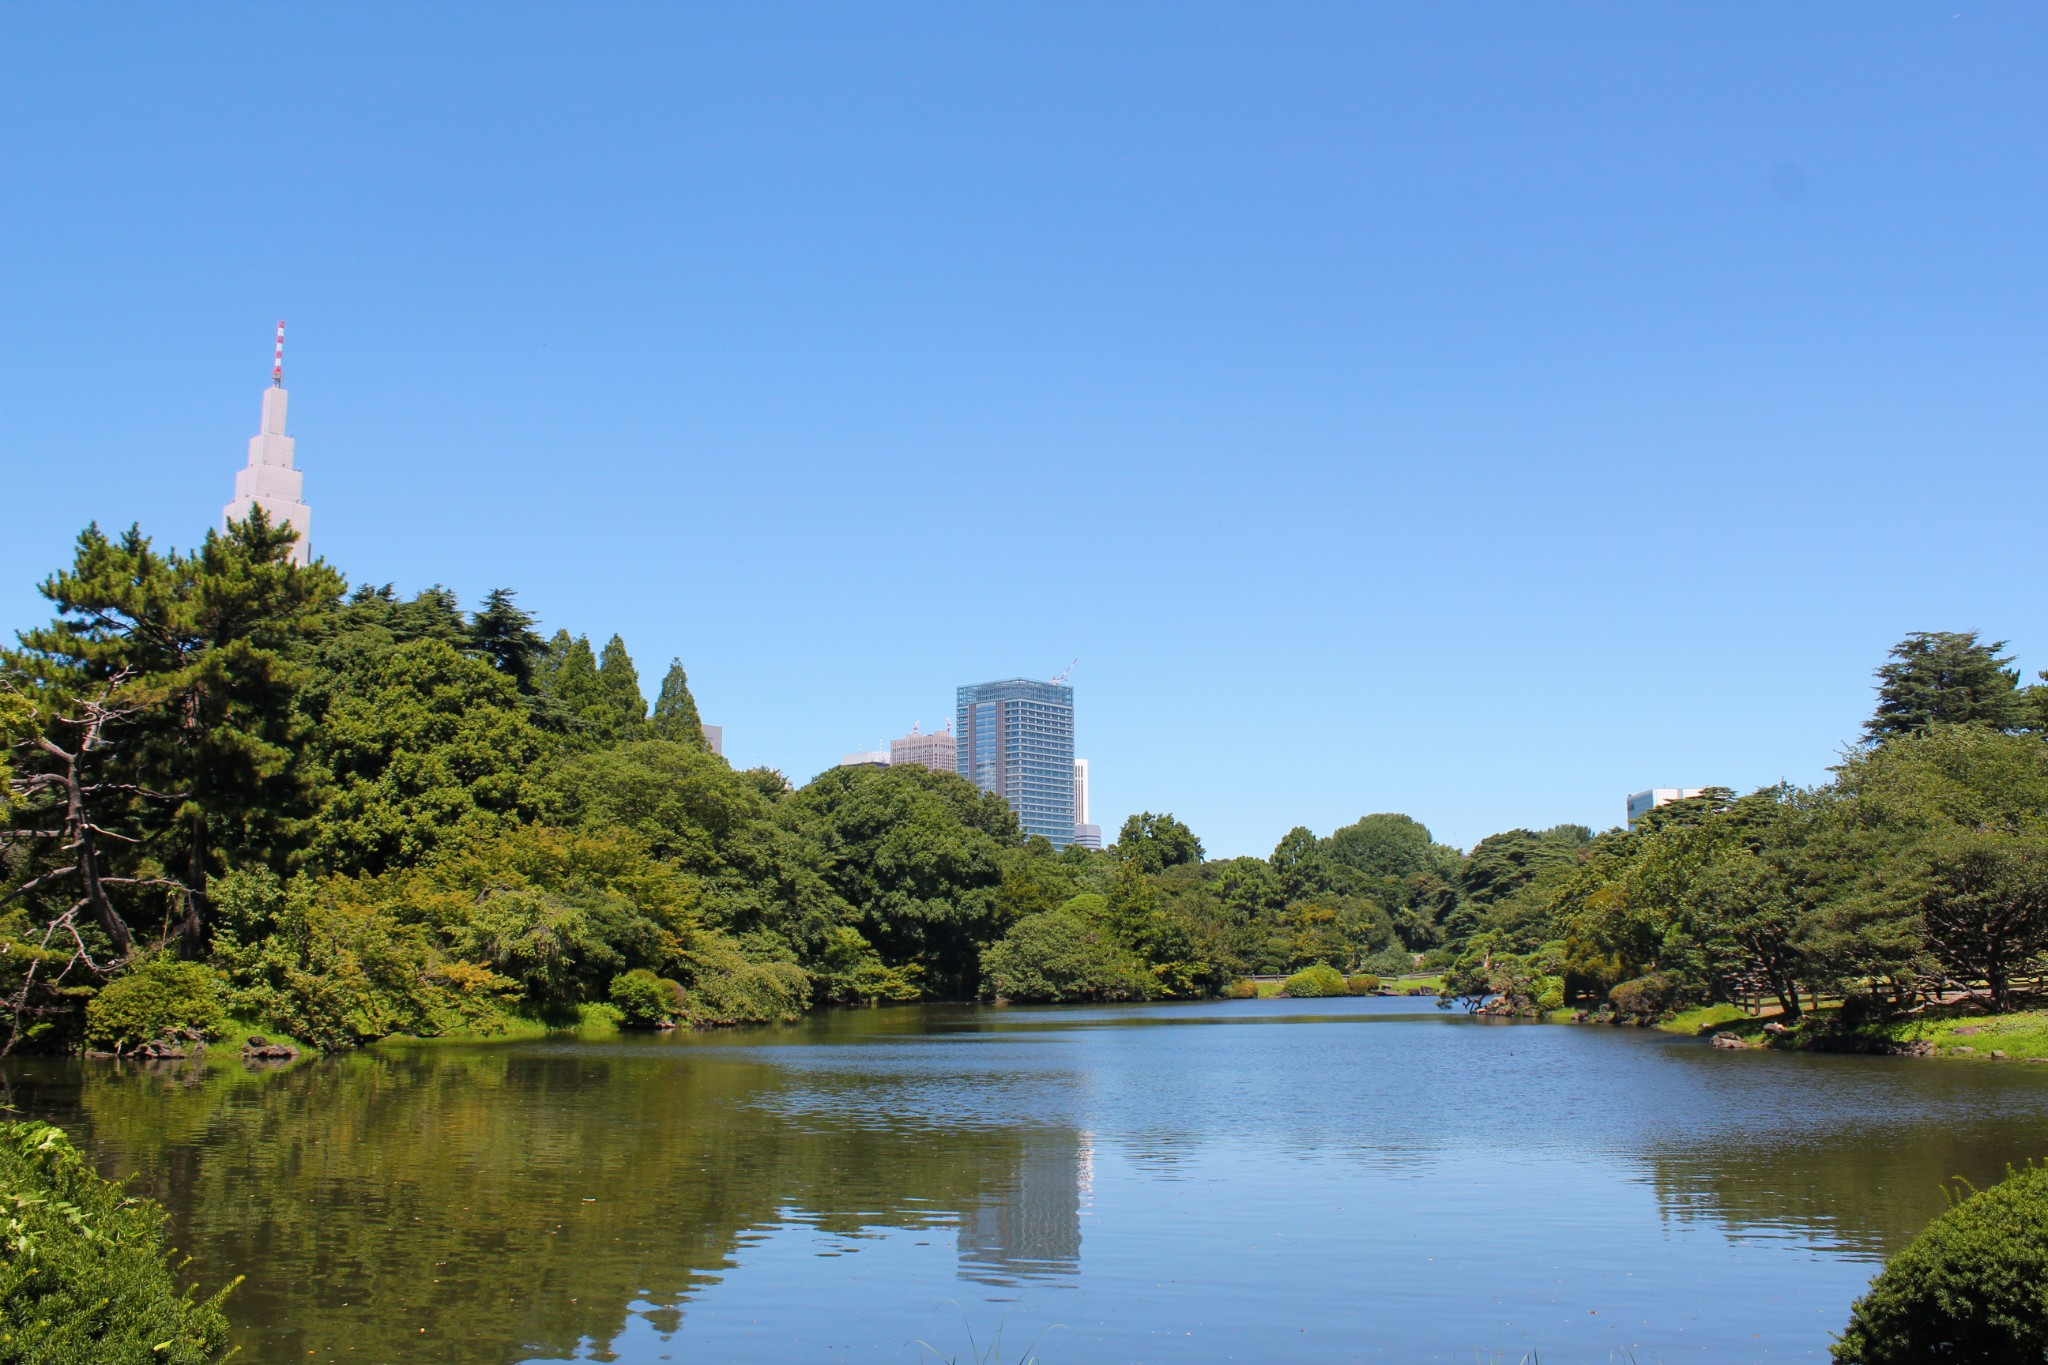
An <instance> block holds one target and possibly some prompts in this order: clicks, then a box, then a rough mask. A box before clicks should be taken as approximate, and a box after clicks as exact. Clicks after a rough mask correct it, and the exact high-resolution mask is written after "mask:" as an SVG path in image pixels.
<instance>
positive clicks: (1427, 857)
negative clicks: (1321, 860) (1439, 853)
mask: <svg viewBox="0 0 2048 1365" xmlns="http://www.w3.org/2000/svg"><path fill="white" fill-rule="evenodd" d="M1435 847H1436V845H1435V843H1434V841H1432V840H1431V839H1430V837H1429V826H1427V825H1425V824H1423V823H1422V822H1421V821H1419V820H1412V819H1410V818H1409V817H1407V816H1405V815H1368V816H1366V817H1364V818H1363V819H1361V820H1359V821H1357V822H1356V823H1354V824H1349V825H1346V826H1344V827H1343V828H1342V829H1340V830H1338V831H1337V832H1336V833H1334V834H1332V835H1331V836H1330V837H1329V840H1328V842H1327V845H1326V849H1327V852H1328V854H1329V856H1330V858H1331V859H1332V860H1333V861H1335V862H1339V863H1342V864H1343V865H1344V866H1346V867H1348V868H1351V869H1353V870H1354V871H1357V872H1362V873H1364V874H1366V875H1367V876H1369V877H1402V878H1406V877H1412V876H1414V875H1416V874H1417V873H1420V872H1429V871H1433V870H1438V869H1437V868H1436V865H1435V863H1434V862H1433V857H1432V850H1433V849H1434V848H1435Z"/></svg>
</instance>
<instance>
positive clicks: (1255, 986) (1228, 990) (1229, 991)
mask: <svg viewBox="0 0 2048 1365" xmlns="http://www.w3.org/2000/svg"><path fill="white" fill-rule="evenodd" d="M1223 997H1224V999H1226V1000H1256V999H1258V998H1259V983H1258V982H1256V981H1233V982H1231V983H1230V984H1229V985H1228V986H1225V987H1224V988H1223Z"/></svg>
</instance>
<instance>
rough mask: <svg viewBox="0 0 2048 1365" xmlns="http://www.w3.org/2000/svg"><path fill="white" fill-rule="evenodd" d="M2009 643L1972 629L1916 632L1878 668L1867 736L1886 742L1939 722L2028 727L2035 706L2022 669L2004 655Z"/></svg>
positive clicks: (1903, 641) (2006, 728) (1866, 723)
mask: <svg viewBox="0 0 2048 1365" xmlns="http://www.w3.org/2000/svg"><path fill="white" fill-rule="evenodd" d="M2004 648H2005V641H2003V640H1994V641H1993V642H1991V643H1990V644H1981V643H1979V642H1978V639H1977V632H1975V631H1973V630H1970V631H1947V630H1937V631H1926V630H1916V631H1914V632H1913V633H1912V634H1911V635H1908V636H1907V637H1906V638H1905V639H1903V640H1901V641H1900V642H1899V643H1898V644H1896V645H1894V646H1892V653H1891V662H1889V663H1887V664H1885V665H1884V666H1883V667H1881V668H1879V669H1878V670H1877V679H1878V683H1877V714H1875V715H1873V716H1872V717H1871V718H1870V719H1869V720H1867V721H1865V722H1864V724H1863V732H1864V736H1865V737H1866V738H1867V739H1868V740H1870V741H1871V742H1872V743H1882V742H1883V741H1885V740H1887V739H1891V738H1892V737H1894V736H1896V735H1910V734H1917V733H1919V732H1920V731H1922V730H1926V729H1928V728H1929V727H1930V726H1935V725H1979V726H1983V727H1984V728H1986V729H1989V730H2018V729H2021V728H2023V727H2025V726H2026V725H2028V723H2029V721H2030V720H2031V715H2030V710H2029V707H2028V704H2027V699H2026V697H2025V696H2024V695H2023V694H2022V693H2021V692H2020V690H2019V680H2020V675H2019V670H2017V669H2015V668H2012V667H2011V666H2010V665H2011V664H2012V660H2011V659H2009V658H2002V657H2000V655H1999V651H2000V650H2002V649H2004Z"/></svg>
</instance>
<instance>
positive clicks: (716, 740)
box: [697, 725, 725, 758]
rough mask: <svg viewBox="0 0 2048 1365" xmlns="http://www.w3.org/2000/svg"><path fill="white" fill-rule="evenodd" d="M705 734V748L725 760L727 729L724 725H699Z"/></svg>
mask: <svg viewBox="0 0 2048 1365" xmlns="http://www.w3.org/2000/svg"><path fill="white" fill-rule="evenodd" d="M697 728H698V729H699V730H701V731H703V733H704V747H705V748H707V749H709V750H710V751H711V752H712V753H714V754H717V755H718V756H719V757H721V758H723V757H724V756H725V727H724V726H723V725H699V726H698V727H697Z"/></svg>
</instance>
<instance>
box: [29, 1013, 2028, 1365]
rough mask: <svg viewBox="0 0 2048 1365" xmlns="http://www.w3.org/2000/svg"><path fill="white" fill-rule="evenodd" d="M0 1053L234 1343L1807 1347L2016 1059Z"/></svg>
mask: <svg viewBox="0 0 2048 1365" xmlns="http://www.w3.org/2000/svg"><path fill="white" fill-rule="evenodd" d="M7 1074H8V1080H9V1085H10V1089H11V1092H12V1097H13V1102H14V1104H15V1105H16V1106H17V1107H19V1108H21V1109H23V1110H26V1111H28V1112H30V1113H33V1114H35V1115H37V1116H41V1117H48V1118H51V1119H54V1120H55V1121H57V1122H60V1123H63V1124H64V1125H66V1126H67V1127H68V1128H70V1129H71V1130H72V1132H73V1133H74V1135H75V1136H76V1137H78V1139H79V1140H80V1141H81V1142H82V1143H84V1144H85V1145H87V1146H88V1147H89V1148H90V1150H91V1151H92V1152H93V1153H94V1156H95V1158H96V1159H97V1160H98V1161H99V1163H100V1165H101V1167H102V1169H104V1170H105V1171H106V1172H108V1173H109V1174H112V1175H121V1176H127V1175H131V1174H132V1175H134V1176H135V1177H136V1184H137V1187H138V1188H140V1189H143V1190H146V1191H147V1192H149V1193H151V1194H153V1195H155V1196H156V1197H157V1198H158V1199H160V1200H162V1201H163V1202H164V1203H165V1204H166V1205H168V1207H169V1208H170V1210H171V1212H172V1216H173V1231H174V1234H175V1242H176V1245H177V1246H179V1247H180V1248H181V1249H183V1250H185V1251H186V1252H188V1253H190V1254H191V1255H193V1256H194V1257H196V1262H195V1269H197V1270H198V1271H199V1272H200V1273H201V1278H202V1280H203V1282H205V1283H208V1284H217V1283H219V1282H220V1281H221V1280H222V1279H223V1278H225V1277H226V1275H228V1274H230V1273H240V1274H244V1275H246V1276H247V1277H248V1279H247V1282H246V1283H245V1284H244V1285H243V1286H242V1287H241V1288H240V1289H239V1290H238V1291H237V1292H236V1293H235V1295H234V1296H233V1298H232V1300H231V1309H232V1316H233V1317H234V1319H235V1323H236V1330H237V1340H238V1342H239V1343H240V1345H241V1355H240V1356H239V1357H238V1359H239V1360H241V1361H244V1362H249V1363H250V1365H267V1363H268V1362H306V1361H330V1360H335V1361H341V1360H357V1361H390V1360H423V1361H424V1360H431V1361H436V1362H478V1365H484V1363H486V1362H488V1363H490V1365H500V1363H503V1362H519V1361H542V1360H562V1359H595V1360H617V1361H625V1362H634V1363H635V1365H637V1363H638V1362H655V1361H668V1360H674V1361H724V1360H798V1359H803V1360H830V1359H843V1360H902V1361H906V1362H908V1361H917V1360H926V1361H931V1360H937V1359H953V1358H955V1357H957V1358H958V1359H960V1360H962V1361H970V1360H974V1359H977V1358H986V1357H988V1356H989V1354H990V1352H991V1348H992V1347H993V1346H994V1345H995V1344H996V1339H997V1338H998V1336H1000V1339H1001V1350H1000V1357H999V1358H1000V1359H1001V1360H1002V1361H1003V1362H1005V1365H1014V1362H1016V1361H1017V1360H1019V1359H1020V1358H1021V1357H1022V1356H1023V1355H1024V1354H1025V1353H1026V1351H1027V1350H1034V1349H1035V1352H1036V1354H1037V1356H1038V1357H1039V1358H1040V1359H1042V1360H1043V1361H1045V1362H1046V1363H1047V1365H1096V1363H1097V1362H1131V1361H1228V1360H1242V1361H1270V1360H1275V1359H1298V1360H1309V1359H1313V1360H1331V1361H1336V1360H1390V1361H1426V1360H1443V1361H1460V1362H1471V1361H1474V1360H1480V1361H1492V1360H1494V1359H1495V1358H1496V1357H1498V1358H1500V1359H1502V1360H1505V1361H1508V1362H1514V1361H1519V1360H1521V1359H1522V1358H1523V1357H1524V1356H1526V1355H1528V1354H1530V1353H1532V1352H1538V1353H1540V1355H1541V1359H1542V1360H1543V1361H1544V1362H1545V1363H1546V1365H1552V1363H1553V1362H1566V1361H1599V1362H1608V1361H1629V1360H1633V1361H1636V1362H1640V1363H1641V1365H1649V1362H1654V1361H1680V1360H1711V1361H1767V1360H1768V1361H1778V1360H1786V1361H1791V1360H1815V1361H1818V1360H1823V1359H1825V1357H1826V1351H1827V1345H1828V1342H1829V1340H1830V1338H1831V1334H1832V1333H1833V1332H1834V1331H1836V1330H1838V1329H1839V1328H1840V1327H1841V1325H1842V1323H1843V1321H1844V1318H1845V1316H1846V1313H1847V1309H1848V1306H1849V1303H1850V1302H1851V1300H1852V1299H1854V1298H1855V1297H1856V1295H1857V1294H1858V1293H1860V1292H1861V1290H1862V1288H1863V1286H1864V1285H1865V1283H1866V1282H1867V1281H1868V1280H1869V1278H1870V1276H1871V1275H1872V1274H1873V1273H1874V1272H1875V1270H1876V1267H1877V1264H1878V1263H1879V1262H1880V1261H1881V1260H1882V1258H1883V1257H1884V1255H1885V1254H1886V1253H1888V1252H1890V1251H1892V1250H1894V1249H1896V1248H1897V1247H1898V1246H1899V1245H1901V1244H1902V1243H1903V1242H1904V1241H1905V1240H1906V1239H1908V1238H1909V1237H1911V1236H1912V1235H1913V1233H1915V1232H1916V1231H1918V1230H1919V1228H1920V1227H1922V1226H1923V1225H1924V1224H1925V1223H1926V1222H1927V1220H1928V1219H1929V1218H1931V1217H1933V1216H1934V1215H1935V1214H1937V1213H1938V1212H1940V1211H1941V1209H1942V1208H1943V1207H1945V1203H1944V1194H1943V1190H1942V1182H1943V1181H1944V1180H1945V1179H1946V1178H1948V1177H1952V1176H1965V1177H1968V1178H1969V1179H1971V1180H1973V1181H1976V1182H1979V1183H1986V1182H1989V1181H1991V1180H1994V1179H1996V1178H1997V1177H1998V1176H1999V1175H2000V1174H2001V1173H2002V1172H2003V1170H2004V1168H2005V1166H2006V1164H2007V1163H2008V1162H2017V1161H2021V1160H2024V1159H2026V1158H2029V1157H2034V1156H2041V1155H2048V1067H2034V1066H2023V1065H2019V1064H1992V1063H1969V1062H1956V1061H1935V1060H1906V1059H1889V1058H1866V1057H1822V1056H1794V1055H1785V1056H1781V1055H1775V1054H1766V1053H1753V1052H1750V1053H1745V1052H1733V1053H1731V1052H1717V1051H1715V1050H1713V1049H1711V1048H1708V1047H1705V1046H1703V1045H1702V1044H1700V1043H1698V1042H1696V1041H1693V1040H1689V1039H1678V1038H1671V1037H1667V1036H1664V1035H1659V1034H1654V1033H1645V1032H1640V1031H1636V1030H1616V1029H1606V1028H1595V1027H1570V1026H1558V1025H1533V1024H1524V1025H1515V1024H1500V1023H1490V1022H1487V1021H1482V1020H1477V1019H1471V1018H1467V1017H1465V1016H1463V1015H1461V1014H1453V1013H1446V1012H1443V1011H1439V1010H1437V1009H1435V1008H1434V1007H1433V1006H1432V1004H1431V1003H1430V1002H1428V1001H1426V1000H1423V1001H1412V1000H1393V999H1361V1000H1335V1001H1282V1000H1274V1001H1233V1002H1226V1003H1211V1004H1199V1005H1155V1006H1138V1007H1129V1008H1073V1007H1069V1008H1064V1009H1057V1008H1056V1009H997V1008H972V1007H942V1006H931V1007H905V1008H898V1009H887V1010H870V1011H849V1012H842V1013H833V1014H826V1015H821V1016H818V1017H816V1018H813V1019H810V1020H807V1021H805V1022H803V1023H801V1024H797V1025H791V1026H789V1027H785V1028H779V1029H768V1030H758V1031H752V1032H736V1033H723V1034H694V1035H693V1034H681V1035H670V1036H659V1037H657V1036H626V1037H618V1038H604V1039H561V1040H552V1039H551V1040H546V1041H532V1042H517V1043H502V1044H462V1045H458V1044H441V1045H425V1044H421V1045H410V1046H391V1045H387V1046H384V1047H380V1048H377V1049H373V1050H371V1051H368V1052H364V1053H358V1054H354V1055H349V1056H343V1057H336V1058H327V1059H316V1060H311V1061H307V1062H302V1063H300V1064H297V1065H294V1066H292V1067H289V1068H288V1069H285V1070H281V1071H272V1072H261V1073H259V1072H254V1071H250V1070H248V1069H246V1068H245V1067H244V1066H243V1065H242V1064H241V1063H240V1062H239V1061H237V1060H223V1061H219V1062H214V1063H212V1064H190V1063H154V1064H150V1065H148V1066H139V1065H135V1064H126V1063H123V1064H116V1063H110V1062H80V1061H57V1060H48V1059H17V1060H15V1061H13V1062H11V1063H9V1065H8V1068H7Z"/></svg>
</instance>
